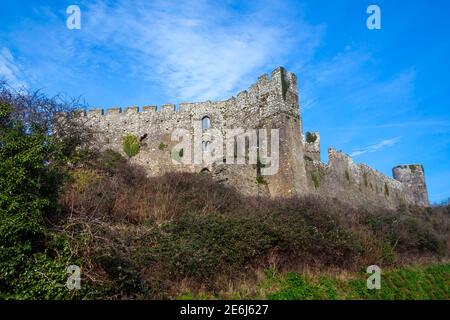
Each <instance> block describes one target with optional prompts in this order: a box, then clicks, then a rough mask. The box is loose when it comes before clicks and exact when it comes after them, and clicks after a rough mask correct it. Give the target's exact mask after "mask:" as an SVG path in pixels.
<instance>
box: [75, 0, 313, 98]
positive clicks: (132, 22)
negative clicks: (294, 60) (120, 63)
mask: <svg viewBox="0 0 450 320" xmlns="http://www.w3.org/2000/svg"><path fill="white" fill-rule="evenodd" d="M257 3H258V2H254V4H255V7H254V8H252V10H251V14H248V15H243V14H242V13H239V14H237V13H235V12H233V10H232V9H230V7H229V6H225V5H223V4H221V3H218V2H207V1H195V2H194V1H186V2H176V3H175V2H174V3H168V2H166V1H152V2H142V3H140V5H139V6H137V5H135V3H132V4H131V3H125V2H122V3H120V4H116V5H115V6H111V5H109V4H106V3H105V2H96V3H94V4H89V5H87V12H86V14H85V15H84V16H85V17H86V23H85V24H84V26H83V28H84V30H85V31H86V32H87V33H88V36H89V39H90V41H91V42H92V43H107V44H108V45H107V46H108V47H110V48H113V49H114V50H115V51H122V52H123V53H124V55H126V56H127V57H128V58H129V60H128V61H132V63H133V66H132V70H131V71H132V72H133V73H134V74H136V75H138V76H143V77H144V79H147V80H153V81H157V82H158V83H160V84H161V85H162V88H163V89H164V90H165V91H166V92H168V93H169V95H171V96H172V97H173V98H175V99H178V100H188V101H196V100H204V99H217V98H225V97H228V96H229V95H231V94H234V93H236V92H235V91H236V90H238V89H242V88H245V86H246V85H248V84H249V82H250V81H253V80H254V78H255V74H258V73H259V72H261V70H264V71H267V67H268V66H273V67H276V64H277V63H283V62H286V59H287V55H288V53H289V49H290V48H292V47H293V45H294V43H299V42H300V43H303V45H304V51H305V53H306V54H307V53H308V52H309V53H312V51H313V48H314V47H315V46H317V45H318V38H320V37H318V36H319V34H320V33H321V27H320V26H318V27H315V26H312V25H309V24H307V23H305V22H302V21H296V24H295V26H296V28H297V30H301V31H297V32H296V34H295V38H294V37H292V36H290V34H291V33H292V31H293V30H292V29H293V27H294V26H293V24H292V22H289V23H288V22H283V21H280V20H278V22H277V23H276V24H274V23H272V21H273V19H274V18H275V13H274V12H272V10H273V11H276V5H275V3H274V4H273V6H260V7H258V5H257ZM269 7H270V8H269ZM286 21H287V20H286Z"/></svg>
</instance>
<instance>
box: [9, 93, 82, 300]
mask: <svg viewBox="0 0 450 320" xmlns="http://www.w3.org/2000/svg"><path fill="white" fill-rule="evenodd" d="M60 107H61V106H60V105H59V104H57V103H56V102H55V100H52V99H48V98H45V97H43V96H40V95H36V94H35V95H29V94H26V93H23V92H12V91H9V90H8V89H7V88H6V87H3V86H0V124H1V126H0V248H1V250H0V298H8V299H30V298H45V299H49V298H61V297H67V296H68V295H69V291H68V290H67V289H65V280H64V281H63V282H61V281H62V280H63V279H64V278H66V274H65V264H66V263H67V262H68V255H67V252H66V249H67V246H62V247H55V246H54V245H53V244H52V241H53V239H54V238H57V236H56V235H55V234H54V233H53V232H52V231H51V230H50V228H49V220H52V219H55V218H56V217H57V215H58V213H59V207H58V206H57V203H58V197H59V192H60V189H61V187H62V183H63V181H64V180H65V177H66V166H67V162H72V163H74V162H75V161H74V159H75V158H77V159H79V156H80V154H82V153H81V152H80V151H81V150H80V149H79V148H78V147H80V146H81V142H80V140H79V137H80V136H79V135H77V134H75V131H73V129H74V128H75V126H73V127H71V124H70V122H69V121H66V122H65V126H63V125H61V126H59V127H57V126H56V125H55V126H52V125H51V123H52V121H51V120H49V118H50V119H54V116H55V111H57V110H60ZM63 129H67V130H68V131H64V130H63ZM79 131H82V130H81V129H80V130H79ZM56 132H57V134H55V133H56ZM67 132H70V134H69V135H65V134H66V133H67ZM72 134H73V135H72ZM62 288H64V290H63V289H62Z"/></svg>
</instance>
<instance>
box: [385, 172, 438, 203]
mask: <svg viewBox="0 0 450 320" xmlns="http://www.w3.org/2000/svg"><path fill="white" fill-rule="evenodd" d="M392 174H393V176H394V179H395V180H397V181H400V182H402V183H404V184H405V185H406V186H407V187H408V189H409V190H411V193H412V197H413V200H414V202H415V203H416V204H417V205H418V206H424V207H429V206H430V203H429V201H428V193H427V186H426V183H425V173H424V169H423V166H422V165H421V164H410V165H399V166H396V167H394V168H393V169H392Z"/></svg>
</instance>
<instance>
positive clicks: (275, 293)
mask: <svg viewBox="0 0 450 320" xmlns="http://www.w3.org/2000/svg"><path fill="white" fill-rule="evenodd" d="M369 276H370V274H367V273H365V272H364V271H362V272H360V273H357V274H353V275H351V276H349V277H348V278H347V279H345V280H343V279H338V278H336V277H332V276H328V275H321V274H314V275H311V274H299V273H296V272H288V273H284V274H277V273H276V272H275V270H273V269H268V270H266V271H265V276H264V279H263V280H262V281H261V282H259V283H257V284H256V287H254V289H255V290H247V292H240V290H239V287H237V288H236V289H235V291H233V292H228V293H226V294H225V295H220V294H219V295H217V294H216V295H215V294H212V293H209V292H198V293H196V294H194V293H183V294H182V295H180V296H178V297H177V299H181V300H183V299H194V300H210V299H268V300H449V299H450V264H448V263H447V264H432V265H427V266H422V267H403V268H398V269H392V270H388V271H386V272H383V270H382V273H381V289H379V290H377V289H373V290H369V289H367V284H366V281H367V278H368V277H369ZM250 292H253V294H251V293H250Z"/></svg>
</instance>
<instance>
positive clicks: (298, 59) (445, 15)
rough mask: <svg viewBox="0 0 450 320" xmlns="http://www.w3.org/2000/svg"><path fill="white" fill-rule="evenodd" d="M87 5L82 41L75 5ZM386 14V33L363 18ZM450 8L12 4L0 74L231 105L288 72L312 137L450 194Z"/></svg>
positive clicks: (93, 91)
mask: <svg viewBox="0 0 450 320" xmlns="http://www.w3.org/2000/svg"><path fill="white" fill-rule="evenodd" d="M71 4H75V5H79V6H80V8H81V30H68V29H67V28H66V19H67V15H66V8H67V7H68V6H69V5H71ZM370 4H376V5H378V6H379V7H380V8H381V23H382V29H381V30H369V29H367V27H366V19H367V17H368V15H367V14H366V9H367V7H368V6H369V5H370ZM448 21H450V1H444V0H442V1H434V2H432V1H425V0H414V1H379V0H377V1H375V0H373V1H364V0H353V1H350V0H347V1H344V0H337V1H329V0H319V1H318V0H314V1H312V0H311V1H231V0H230V1H75V0H72V1H63V0H60V1H49V0H48V1H45V0H43V1H25V0H20V1H17V0H14V1H13V0H3V1H2V4H1V11H0V77H3V78H6V79H7V80H8V81H9V82H10V83H11V84H12V85H13V86H26V87H27V88H29V89H42V90H43V91H44V92H46V93H48V94H51V95H52V94H56V93H66V94H68V95H70V96H81V97H83V98H84V99H85V100H86V101H87V102H88V103H89V104H90V105H91V106H95V107H103V108H106V107H112V106H122V107H124V106H131V105H138V106H143V105H161V104H163V103H166V102H171V103H175V104H178V103H180V102H186V101H187V102H191V101H201V100H209V99H210V100H216V99H224V98H228V97H230V96H232V95H234V94H236V93H237V92H238V91H240V90H242V89H245V88H247V87H248V86H249V85H250V84H252V83H253V82H255V81H256V79H257V77H258V76H259V75H260V74H263V73H270V72H271V71H272V70H273V69H274V68H275V67H277V66H279V65H281V66H284V67H286V68H287V69H288V70H290V71H293V72H295V73H296V74H297V76H298V78H299V90H300V98H301V108H302V110H301V111H302V115H303V125H304V130H311V131H315V130H318V131H320V133H321V143H322V161H325V162H326V161H327V155H326V150H327V148H328V147H329V146H334V147H335V148H337V149H340V150H342V151H344V152H346V153H348V154H351V155H352V156H353V157H354V159H355V161H356V162H362V163H366V164H368V165H370V166H372V167H373V168H375V169H377V170H379V171H381V172H383V173H385V174H386V175H389V176H391V168H392V167H393V166H394V165H397V164H407V163H422V164H423V165H424V166H425V172H426V179H427V183H428V189H429V194H430V199H431V201H432V202H439V201H442V200H446V199H448V198H449V197H450V182H449V181H450V157H449V156H450V81H449V77H450V63H449V57H450V37H449V34H450V27H449V24H448Z"/></svg>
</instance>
